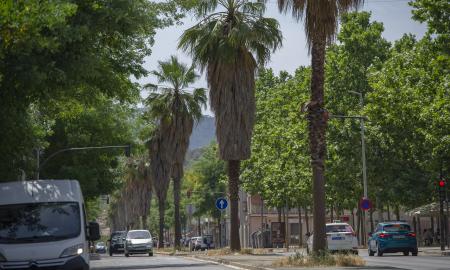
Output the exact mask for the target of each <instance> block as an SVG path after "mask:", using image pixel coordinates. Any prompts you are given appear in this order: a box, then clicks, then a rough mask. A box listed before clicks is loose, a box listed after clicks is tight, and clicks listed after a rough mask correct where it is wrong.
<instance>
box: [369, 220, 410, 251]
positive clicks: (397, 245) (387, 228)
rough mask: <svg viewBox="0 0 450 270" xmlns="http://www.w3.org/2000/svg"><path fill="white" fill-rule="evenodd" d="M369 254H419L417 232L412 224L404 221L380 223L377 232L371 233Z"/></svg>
mask: <svg viewBox="0 0 450 270" xmlns="http://www.w3.org/2000/svg"><path fill="white" fill-rule="evenodd" d="M368 252H369V256H373V255H375V253H376V254H377V256H383V254H384V253H396V252H403V255H405V256H408V255H409V253H410V252H411V254H412V255H413V256H417V252H418V250H417V239H416V234H415V233H414V232H412V231H411V226H409V224H408V223H406V222H402V221H394V222H382V223H379V224H378V225H377V227H376V229H375V232H373V233H369V244H368Z"/></svg>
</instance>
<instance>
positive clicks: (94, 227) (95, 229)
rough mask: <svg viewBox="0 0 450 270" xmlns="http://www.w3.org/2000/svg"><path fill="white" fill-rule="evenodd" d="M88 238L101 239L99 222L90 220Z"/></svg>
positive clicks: (91, 239)
mask: <svg viewBox="0 0 450 270" xmlns="http://www.w3.org/2000/svg"><path fill="white" fill-rule="evenodd" d="M87 238H88V240H89V241H97V240H99V239H100V225H98V223H97V222H89V225H88V237H87Z"/></svg>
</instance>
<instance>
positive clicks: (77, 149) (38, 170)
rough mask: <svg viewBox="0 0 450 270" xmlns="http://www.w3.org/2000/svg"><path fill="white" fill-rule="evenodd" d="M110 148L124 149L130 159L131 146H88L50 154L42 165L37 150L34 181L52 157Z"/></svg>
mask: <svg viewBox="0 0 450 270" xmlns="http://www.w3.org/2000/svg"><path fill="white" fill-rule="evenodd" d="M111 148H124V149H125V155H126V156H127V157H130V155H131V145H129V144H128V145H107V146H88V147H71V148H65V149H61V150H58V151H56V152H55V153H53V154H51V155H50V156H49V157H48V158H46V159H45V160H44V161H43V162H42V163H40V159H39V156H40V150H39V149H38V150H37V158H36V161H37V169H36V180H39V173H40V171H41V170H42V168H43V167H44V165H45V164H46V163H47V162H48V161H49V160H50V159H51V158H53V157H54V156H56V155H58V154H60V153H63V152H69V151H81V150H93V149H111Z"/></svg>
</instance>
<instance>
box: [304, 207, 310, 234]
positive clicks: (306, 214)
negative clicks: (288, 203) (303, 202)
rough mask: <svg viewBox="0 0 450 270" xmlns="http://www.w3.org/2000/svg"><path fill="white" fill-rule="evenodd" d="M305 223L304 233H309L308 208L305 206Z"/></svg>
mask: <svg viewBox="0 0 450 270" xmlns="http://www.w3.org/2000/svg"><path fill="white" fill-rule="evenodd" d="M305 223H306V233H309V216H308V207H306V206H305Z"/></svg>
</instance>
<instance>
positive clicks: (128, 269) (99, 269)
mask: <svg viewBox="0 0 450 270" xmlns="http://www.w3.org/2000/svg"><path fill="white" fill-rule="evenodd" d="M212 265H216V264H213V263H194V264H183V263H179V264H158V265H130V266H122V265H121V266H96V267H93V268H92V270H113V269H123V270H139V269H153V268H155V269H156V268H158V269H159V268H178V267H179V268H194V269H197V268H199V267H205V266H212Z"/></svg>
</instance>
